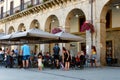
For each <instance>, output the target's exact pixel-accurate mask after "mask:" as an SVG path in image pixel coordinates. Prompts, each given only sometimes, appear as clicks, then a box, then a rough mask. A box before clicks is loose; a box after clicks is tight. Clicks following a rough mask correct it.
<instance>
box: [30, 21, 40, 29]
mask: <svg viewBox="0 0 120 80" xmlns="http://www.w3.org/2000/svg"><path fill="white" fill-rule="evenodd" d="M31 28H37V29H40V24H39V21H38V20H37V19H34V20H33V21H32V22H31V24H30V29H31Z"/></svg>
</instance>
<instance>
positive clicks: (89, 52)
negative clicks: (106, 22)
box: [86, 30, 92, 56]
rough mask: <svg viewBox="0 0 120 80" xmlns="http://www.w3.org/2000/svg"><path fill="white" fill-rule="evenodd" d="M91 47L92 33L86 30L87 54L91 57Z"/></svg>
mask: <svg viewBox="0 0 120 80" xmlns="http://www.w3.org/2000/svg"><path fill="white" fill-rule="evenodd" d="M91 45H92V41H91V33H90V30H86V54H87V55H89V56H90V55H91Z"/></svg>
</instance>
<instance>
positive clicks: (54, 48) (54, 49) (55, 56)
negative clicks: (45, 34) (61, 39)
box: [53, 44, 60, 68]
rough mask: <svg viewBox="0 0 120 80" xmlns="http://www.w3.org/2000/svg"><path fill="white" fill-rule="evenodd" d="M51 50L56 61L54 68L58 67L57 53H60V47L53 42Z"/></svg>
mask: <svg viewBox="0 0 120 80" xmlns="http://www.w3.org/2000/svg"><path fill="white" fill-rule="evenodd" d="M53 52H54V54H53V55H54V59H55V62H56V68H59V53H60V48H59V46H58V44H55V46H54V47H53Z"/></svg>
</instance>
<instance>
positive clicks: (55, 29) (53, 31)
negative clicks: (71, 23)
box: [52, 27, 62, 34]
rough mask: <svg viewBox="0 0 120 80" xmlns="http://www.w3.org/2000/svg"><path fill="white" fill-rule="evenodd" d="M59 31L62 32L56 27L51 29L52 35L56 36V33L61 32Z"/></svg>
mask: <svg viewBox="0 0 120 80" xmlns="http://www.w3.org/2000/svg"><path fill="white" fill-rule="evenodd" d="M61 31H62V30H61V29H60V28H58V27H56V28H54V29H52V33H53V34H56V33H58V32H61Z"/></svg>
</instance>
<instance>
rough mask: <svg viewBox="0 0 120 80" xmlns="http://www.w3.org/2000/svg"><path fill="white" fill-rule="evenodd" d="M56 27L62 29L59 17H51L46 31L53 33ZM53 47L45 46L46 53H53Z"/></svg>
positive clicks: (47, 22) (46, 23)
mask: <svg viewBox="0 0 120 80" xmlns="http://www.w3.org/2000/svg"><path fill="white" fill-rule="evenodd" d="M56 27H60V26H59V20H58V18H57V16H55V15H50V16H49V17H48V18H47V20H46V22H45V31H46V32H49V33H51V31H52V29H54V28H56ZM53 46H54V44H53V43H51V44H45V51H46V52H50V53H53Z"/></svg>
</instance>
